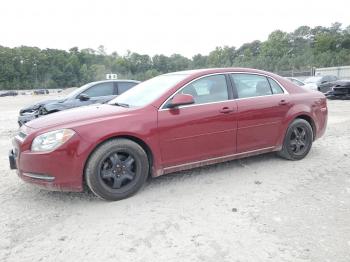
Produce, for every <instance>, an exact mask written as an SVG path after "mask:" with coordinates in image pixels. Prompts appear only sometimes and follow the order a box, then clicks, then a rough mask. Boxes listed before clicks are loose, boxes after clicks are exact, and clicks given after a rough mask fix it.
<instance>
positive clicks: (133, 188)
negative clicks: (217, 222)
mask: <svg viewBox="0 0 350 262" xmlns="http://www.w3.org/2000/svg"><path fill="white" fill-rule="evenodd" d="M326 125H327V104H326V99H325V97H324V95H323V94H322V93H320V92H312V91H308V90H306V89H302V88H300V87H298V86H296V85H294V84H293V83H292V82H290V81H289V80H287V79H284V78H282V77H280V76H278V75H275V74H272V73H268V72H264V71H259V70H254V69H247V68H221V69H201V70H192V71H182V72H175V73H169V74H164V75H161V76H157V77H155V78H152V79H150V80H148V81H145V82H143V83H141V84H139V85H137V86H136V87H134V88H133V89H130V90H129V91H127V92H125V93H123V94H122V95H120V96H119V97H117V98H115V99H114V100H111V101H110V102H109V103H108V104H101V105H92V106H87V107H82V108H76V109H70V110H66V111H63V112H59V113H56V114H53V115H47V116H44V117H41V118H38V119H35V120H33V121H30V122H28V123H26V124H25V125H23V126H22V127H21V128H20V130H19V132H18V134H17V135H16V137H15V138H14V139H13V150H11V152H10V155H9V160H10V166H11V168H12V169H17V173H18V175H19V177H21V178H22V179H23V180H25V181H27V182H30V183H34V184H38V185H40V186H43V187H46V188H48V189H52V190H64V191H82V190H83V188H84V185H87V186H88V188H89V189H90V190H91V191H92V192H93V193H94V194H95V195H97V196H98V197H100V198H103V199H106V200H120V199H123V198H126V197H129V196H131V195H132V194H134V193H135V192H137V191H138V190H139V189H140V188H141V187H142V185H143V184H144V183H145V181H146V179H147V177H148V176H153V177H157V176H161V175H163V174H168V173H172V172H177V171H180V170H186V169H190V168H194V167H199V166H203V165H208V164H213V163H219V162H224V161H228V160H232V159H237V158H243V157H247V156H251V155H257V154H262V153H267V152H272V151H275V152H277V154H278V155H279V156H281V157H283V158H285V159H288V160H300V159H303V158H304V157H305V156H306V155H307V154H308V152H309V151H310V148H311V145H312V143H313V141H315V140H316V139H318V138H320V137H321V136H322V135H323V134H324V132H325V129H326Z"/></svg>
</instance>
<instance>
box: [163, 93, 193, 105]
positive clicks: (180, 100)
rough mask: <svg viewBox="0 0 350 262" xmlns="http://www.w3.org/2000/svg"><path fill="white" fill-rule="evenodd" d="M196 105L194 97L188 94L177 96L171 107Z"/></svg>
mask: <svg viewBox="0 0 350 262" xmlns="http://www.w3.org/2000/svg"><path fill="white" fill-rule="evenodd" d="M190 104H194V99H193V96H191V95H188V94H176V95H175V96H174V97H173V99H172V100H171V102H170V104H169V107H170V108H174V107H178V106H183V105H190Z"/></svg>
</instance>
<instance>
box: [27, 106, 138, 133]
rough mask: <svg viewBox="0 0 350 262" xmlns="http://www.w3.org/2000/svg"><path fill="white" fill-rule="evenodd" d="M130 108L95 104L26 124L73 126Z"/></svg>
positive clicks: (43, 126) (49, 126) (48, 126)
mask: <svg viewBox="0 0 350 262" xmlns="http://www.w3.org/2000/svg"><path fill="white" fill-rule="evenodd" d="M130 110H132V109H130V108H124V107H120V106H114V105H108V104H97V105H96V104H95V105H90V106H82V107H77V108H73V109H68V110H64V111H61V112H57V113H54V114H49V115H45V116H42V117H40V118H37V119H34V120H32V121H29V122H27V123H26V124H25V125H26V126H27V127H30V128H33V129H39V128H40V129H41V128H43V129H48V128H52V127H56V126H61V127H62V128H63V127H72V126H75V125H79V124H84V123H89V122H93V121H96V120H97V119H98V120H101V119H105V118H109V117H118V116H122V115H124V114H123V113H125V112H127V111H130Z"/></svg>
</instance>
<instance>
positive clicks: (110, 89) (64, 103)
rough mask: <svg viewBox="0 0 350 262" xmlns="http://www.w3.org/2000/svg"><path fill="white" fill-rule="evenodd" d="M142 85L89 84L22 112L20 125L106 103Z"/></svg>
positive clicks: (126, 82)
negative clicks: (55, 114) (70, 110)
mask: <svg viewBox="0 0 350 262" xmlns="http://www.w3.org/2000/svg"><path fill="white" fill-rule="evenodd" d="M138 83H140V82H139V81H135V80H105V81H98V82H92V83H88V84H86V85H83V86H82V87H80V88H78V89H76V90H75V91H73V92H71V93H70V94H69V95H67V96H66V97H64V98H59V99H51V100H45V101H41V102H39V103H36V104H34V105H30V106H28V107H25V108H23V109H21V110H20V112H19V117H18V124H19V125H20V126H21V125H23V124H24V123H26V122H28V121H30V120H33V119H35V118H38V117H40V116H43V115H47V114H51V113H55V112H58V111H62V110H66V109H70V108H74V107H79V106H86V105H91V104H95V103H105V102H108V101H109V100H112V99H113V98H115V97H116V96H118V95H120V94H122V93H124V92H125V91H127V90H129V89H130V88H132V87H133V86H135V85H137V84H138Z"/></svg>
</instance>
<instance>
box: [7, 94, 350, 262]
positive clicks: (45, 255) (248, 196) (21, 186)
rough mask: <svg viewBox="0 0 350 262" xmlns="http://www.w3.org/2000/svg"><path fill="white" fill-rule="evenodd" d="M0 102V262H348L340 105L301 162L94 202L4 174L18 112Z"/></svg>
mask: <svg viewBox="0 0 350 262" xmlns="http://www.w3.org/2000/svg"><path fill="white" fill-rule="evenodd" d="M43 98H44V96H41V97H38V96H37V97H33V96H18V97H14V98H12V97H8V98H0V102H1V103H0V110H1V116H0V145H1V146H0V150H1V152H0V153H1V154H0V161H1V162H0V173H1V175H0V205H1V208H0V261H128V262H130V261H215V262H216V261H220V262H221V261H241V262H242V261H253V262H256V261H315V262H316V261H317V262H322V261H332V262H334V261H337V262H343V261H344V262H348V261H350V150H349V149H350V101H330V102H329V111H330V115H329V124H328V129H327V132H326V134H325V136H324V137H322V138H321V139H320V140H318V141H316V142H315V143H314V145H313V148H312V150H311V152H310V154H309V155H308V156H307V157H306V158H305V159H304V160H302V161H298V162H291V161H286V160H283V159H280V158H277V157H275V155H274V154H266V155H261V156H256V157H250V158H246V159H242V160H237V161H231V162H228V163H223V164H218V165H214V166H210V167H206V168H199V169H195V170H192V171H186V172H182V173H178V174H172V175H167V176H163V177H160V178H157V179H151V180H150V181H149V182H148V183H147V185H146V186H145V187H144V188H143V189H142V190H141V191H140V192H139V193H138V194H137V195H135V196H134V197H132V198H129V199H127V200H123V201H119V202H104V201H101V200H99V199H97V198H95V197H94V196H93V195H91V194H88V193H61V192H48V191H45V190H42V189H39V188H36V187H34V186H32V185H29V184H25V183H24V182H22V181H21V180H20V179H19V178H18V177H17V176H16V174H15V172H14V171H11V170H9V167H8V159H7V153H8V150H9V149H10V148H11V140H10V139H11V137H12V135H13V134H14V133H15V132H16V129H17V124H16V116H17V113H18V110H19V108H21V107H22V106H24V105H26V104H29V103H32V102H33V101H35V100H40V99H43Z"/></svg>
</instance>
